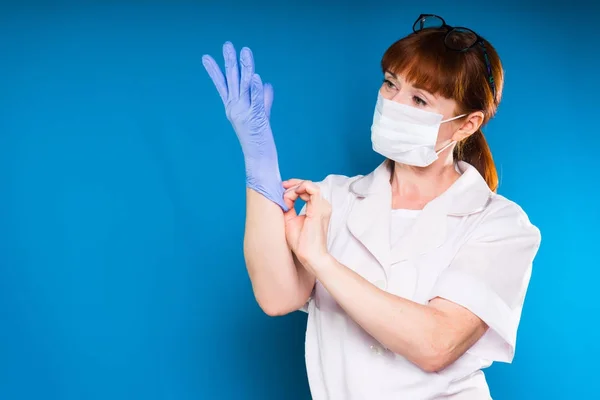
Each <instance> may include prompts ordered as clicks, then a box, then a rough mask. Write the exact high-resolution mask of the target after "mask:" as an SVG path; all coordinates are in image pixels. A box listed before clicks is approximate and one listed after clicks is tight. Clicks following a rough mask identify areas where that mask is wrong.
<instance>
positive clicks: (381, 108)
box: [371, 93, 466, 167]
mask: <svg viewBox="0 0 600 400" xmlns="http://www.w3.org/2000/svg"><path fill="white" fill-rule="evenodd" d="M465 115H466V114H462V115H458V116H456V117H453V118H450V119H447V120H442V118H443V115H441V114H437V113H433V112H429V111H424V110H420V109H418V108H415V107H411V106H407V105H404V104H400V103H397V102H395V101H392V100H387V99H386V98H384V97H383V96H381V93H379V95H378V96H377V105H376V106H375V114H374V115H373V125H372V126H371V141H372V143H373V150H375V151H376V152H377V153H379V154H381V155H383V156H384V157H387V158H389V159H391V160H394V161H396V162H399V163H401V164H406V165H412V166H415V167H426V166H428V165H431V164H432V163H433V162H434V161H435V160H437V158H438V154H439V153H441V152H442V151H444V150H445V149H447V148H448V147H449V146H450V145H451V144H452V143H453V142H450V143H448V144H447V145H446V146H444V147H442V148H441V149H440V150H437V151H436V150H435V144H436V142H437V137H438V133H439V131H440V125H441V124H443V123H445V122H450V121H453V120H455V119H458V118H460V117H463V116H465Z"/></svg>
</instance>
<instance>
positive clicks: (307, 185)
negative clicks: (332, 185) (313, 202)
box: [296, 181, 321, 197]
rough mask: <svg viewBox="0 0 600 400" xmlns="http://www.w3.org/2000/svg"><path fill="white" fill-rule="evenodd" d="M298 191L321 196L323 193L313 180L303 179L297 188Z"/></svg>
mask: <svg viewBox="0 0 600 400" xmlns="http://www.w3.org/2000/svg"><path fill="white" fill-rule="evenodd" d="M296 193H298V194H303V193H306V194H307V195H309V196H319V197H320V195H321V189H320V188H319V186H317V185H316V184H315V183H314V182H312V181H303V182H302V183H300V185H298V187H297V188H296Z"/></svg>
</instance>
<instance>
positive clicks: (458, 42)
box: [446, 28, 477, 50]
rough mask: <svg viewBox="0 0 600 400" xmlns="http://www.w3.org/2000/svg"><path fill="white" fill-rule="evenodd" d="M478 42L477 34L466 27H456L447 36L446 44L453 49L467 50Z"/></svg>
mask: <svg viewBox="0 0 600 400" xmlns="http://www.w3.org/2000/svg"><path fill="white" fill-rule="evenodd" d="M476 42H477V34H475V32H473V31H472V30H470V29H466V28H454V29H452V31H450V32H449V33H448V35H447V36H446V46H448V48H450V49H452V50H466V49H468V48H470V47H471V46H473V45H474V44H475V43H476Z"/></svg>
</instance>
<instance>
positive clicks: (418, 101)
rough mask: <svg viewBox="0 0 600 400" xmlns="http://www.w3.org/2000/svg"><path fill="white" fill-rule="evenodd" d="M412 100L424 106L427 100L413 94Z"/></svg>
mask: <svg viewBox="0 0 600 400" xmlns="http://www.w3.org/2000/svg"><path fill="white" fill-rule="evenodd" d="M413 101H414V102H415V104H416V105H418V106H426V105H427V102H426V101H425V100H423V99H422V98H420V97H419V96H413Z"/></svg>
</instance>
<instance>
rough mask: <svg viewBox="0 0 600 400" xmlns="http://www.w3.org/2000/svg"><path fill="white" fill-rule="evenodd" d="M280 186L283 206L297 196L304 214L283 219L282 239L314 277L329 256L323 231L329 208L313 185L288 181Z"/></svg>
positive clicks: (327, 224) (305, 182)
mask: <svg viewBox="0 0 600 400" xmlns="http://www.w3.org/2000/svg"><path fill="white" fill-rule="evenodd" d="M283 187H284V188H285V189H286V192H285V194H284V199H285V200H286V203H288V204H293V203H294V202H295V201H296V200H297V199H298V197H300V198H301V199H302V200H304V201H305V202H306V213H305V215H297V216H293V217H290V218H286V223H285V236H286V239H287V242H288V245H289V246H290V248H291V249H292V251H293V252H294V254H296V257H298V260H299V261H300V262H301V263H302V265H303V266H304V267H305V268H306V269H307V270H309V272H311V273H313V274H314V273H315V269H316V268H318V266H319V265H321V264H322V261H323V260H325V259H326V258H327V257H328V256H329V253H328V251H327V232H328V230H329V218H330V216H331V205H330V204H329V202H328V201H327V200H326V199H325V198H324V197H323V196H322V194H321V190H320V189H319V187H318V186H317V185H316V184H315V183H314V182H311V181H303V180H300V179H290V180H287V181H285V182H283Z"/></svg>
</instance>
